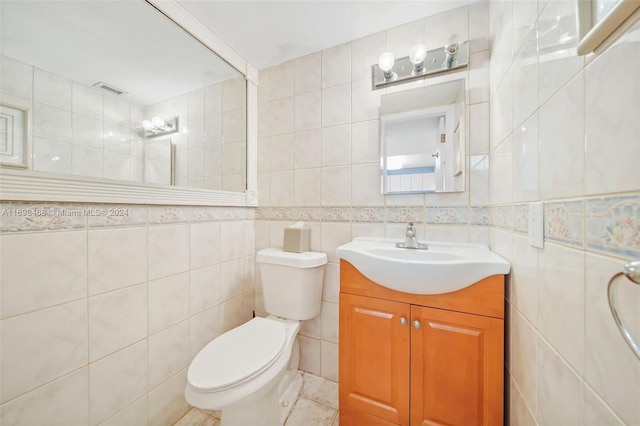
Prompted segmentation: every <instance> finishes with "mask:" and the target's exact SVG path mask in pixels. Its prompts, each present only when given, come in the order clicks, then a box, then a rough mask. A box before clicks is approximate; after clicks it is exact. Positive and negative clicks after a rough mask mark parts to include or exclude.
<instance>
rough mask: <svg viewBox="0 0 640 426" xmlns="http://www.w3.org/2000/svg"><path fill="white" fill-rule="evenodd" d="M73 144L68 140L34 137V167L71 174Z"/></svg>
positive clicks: (43, 170) (45, 170)
mask: <svg viewBox="0 0 640 426" xmlns="http://www.w3.org/2000/svg"><path fill="white" fill-rule="evenodd" d="M72 148H73V146H72V145H71V144H70V143H68V142H62V141H56V140H53V139H45V138H38V137H36V138H34V141H33V168H34V170H39V171H42V172H56V173H65V174H71V170H72V169H71V153H72Z"/></svg>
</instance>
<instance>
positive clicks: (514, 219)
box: [507, 204, 529, 234]
mask: <svg viewBox="0 0 640 426" xmlns="http://www.w3.org/2000/svg"><path fill="white" fill-rule="evenodd" d="M507 221H508V223H509V229H511V230H513V231H515V232H518V233H520V234H528V233H529V204H514V205H512V206H511V208H510V209H509V211H508V214H507Z"/></svg>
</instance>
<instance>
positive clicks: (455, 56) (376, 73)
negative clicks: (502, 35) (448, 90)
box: [371, 41, 469, 90]
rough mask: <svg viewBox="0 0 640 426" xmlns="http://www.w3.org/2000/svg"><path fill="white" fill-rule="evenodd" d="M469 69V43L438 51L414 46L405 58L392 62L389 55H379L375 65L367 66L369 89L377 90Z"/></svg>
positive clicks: (445, 47)
mask: <svg viewBox="0 0 640 426" xmlns="http://www.w3.org/2000/svg"><path fill="white" fill-rule="evenodd" d="M467 65H469V42H468V41H461V42H459V43H453V44H448V45H446V46H444V47H441V48H440V49H433V50H427V48H426V47H425V46H424V45H422V44H418V45H416V46H414V47H413V48H412V49H411V53H410V55H409V56H405V57H404V58H400V59H395V58H394V57H393V54H392V53H391V52H384V53H383V54H382V55H380V59H379V60H378V64H376V65H372V66H371V74H372V87H373V89H374V90H375V89H381V88H383V87H386V86H390V85H393V84H398V83H404V82H406V81H411V80H415V79H418V78H423V77H426V76H428V75H432V74H438V73H442V72H446V71H450V70H455V69H459V68H464V67H466V66H467Z"/></svg>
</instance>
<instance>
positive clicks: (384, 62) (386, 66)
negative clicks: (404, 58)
mask: <svg viewBox="0 0 640 426" xmlns="http://www.w3.org/2000/svg"><path fill="white" fill-rule="evenodd" d="M394 62H395V59H394V57H393V53H391V52H384V53H383V54H382V55H380V57H379V58H378V67H380V69H381V70H382V71H384V73H385V74H387V73H388V72H389V71H391V69H392V68H393V63H394Z"/></svg>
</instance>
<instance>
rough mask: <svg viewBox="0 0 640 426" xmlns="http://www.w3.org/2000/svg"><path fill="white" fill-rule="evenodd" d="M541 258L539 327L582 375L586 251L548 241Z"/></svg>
mask: <svg viewBox="0 0 640 426" xmlns="http://www.w3.org/2000/svg"><path fill="white" fill-rule="evenodd" d="M539 259H540V260H539V261H540V276H541V278H540V279H539V283H538V329H539V330H540V333H541V334H542V335H543V336H545V338H546V339H547V340H548V341H549V343H551V344H552V345H553V346H554V347H555V348H556V350H558V352H559V353H560V354H561V355H562V356H563V357H564V358H565V359H566V360H567V361H568V362H569V363H570V364H571V366H572V367H573V368H574V369H575V370H576V371H577V372H578V373H579V374H581V373H582V371H583V368H584V354H583V348H584V265H585V263H584V262H585V259H584V254H583V253H582V252H580V251H577V250H572V249H565V248H562V247H560V246H556V245H554V244H547V245H546V246H545V249H544V251H543V252H542V253H541V254H540V258H539Z"/></svg>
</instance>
